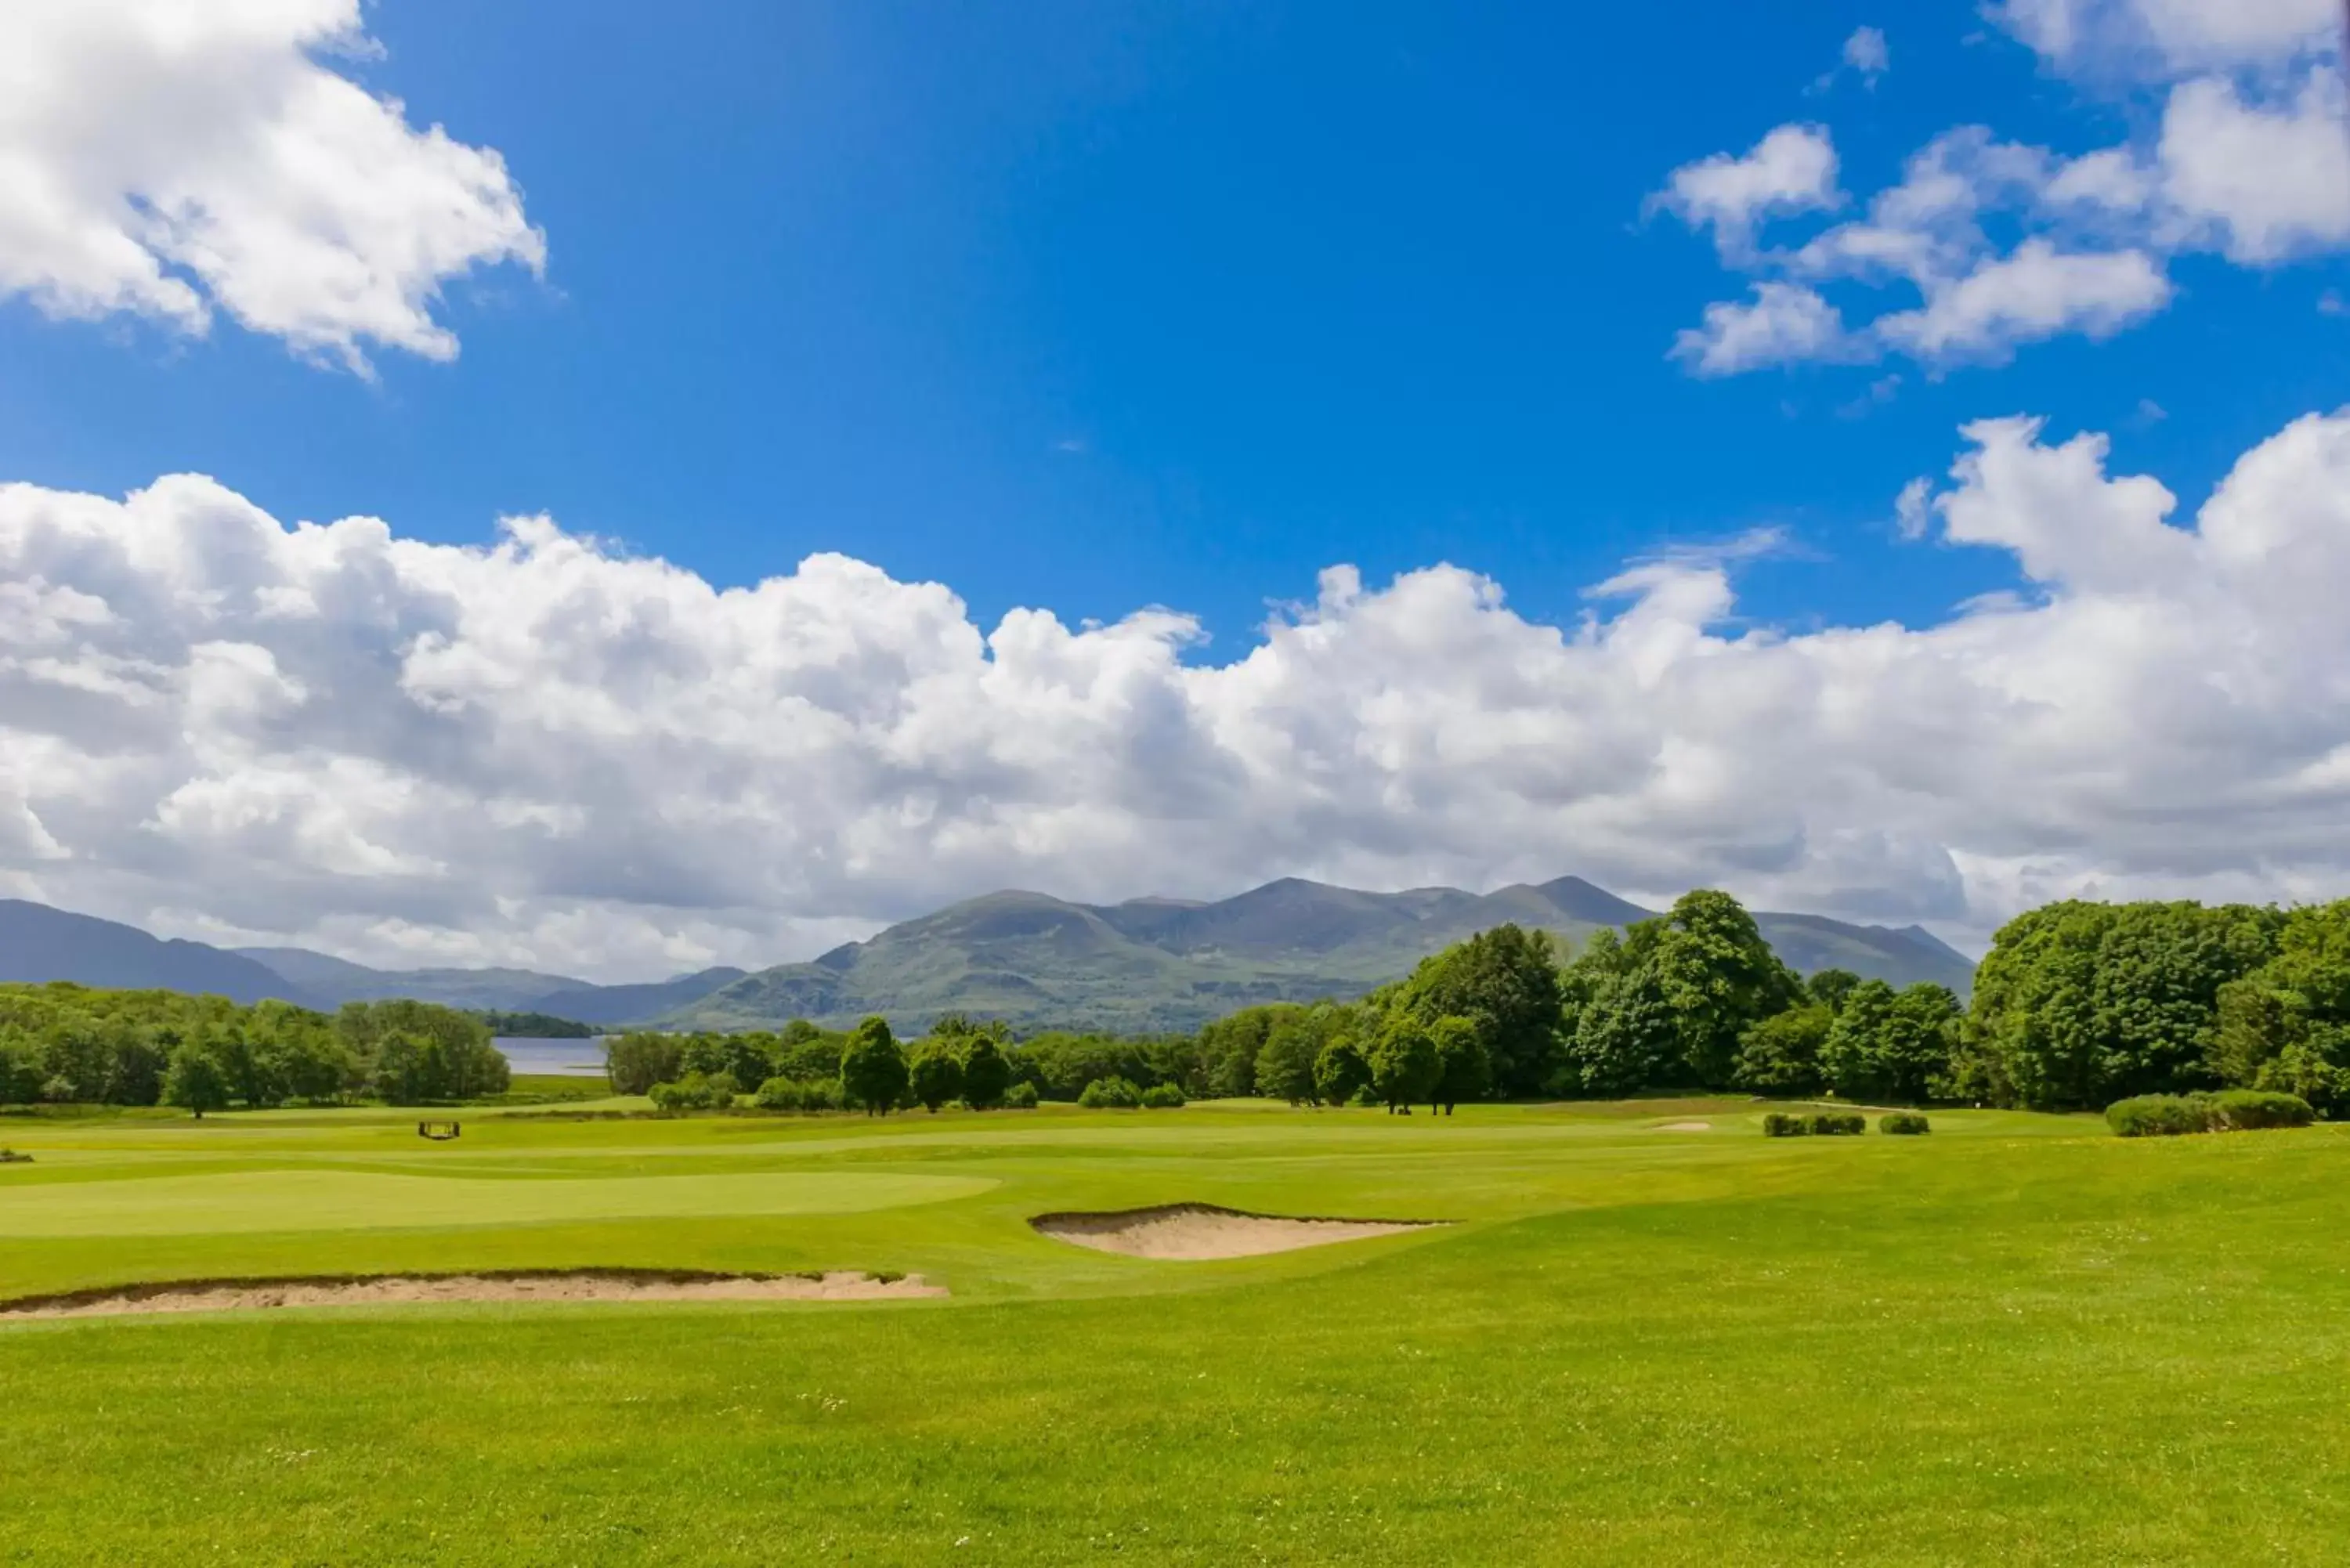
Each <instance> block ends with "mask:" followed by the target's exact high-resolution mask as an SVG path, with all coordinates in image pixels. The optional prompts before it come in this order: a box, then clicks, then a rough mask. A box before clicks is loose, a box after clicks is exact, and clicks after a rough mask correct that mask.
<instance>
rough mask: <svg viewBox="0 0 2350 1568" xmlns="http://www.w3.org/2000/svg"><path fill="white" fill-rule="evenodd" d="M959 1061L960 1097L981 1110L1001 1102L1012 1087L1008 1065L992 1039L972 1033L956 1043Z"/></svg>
mask: <svg viewBox="0 0 2350 1568" xmlns="http://www.w3.org/2000/svg"><path fill="white" fill-rule="evenodd" d="M957 1046H958V1050H959V1060H960V1062H961V1064H962V1097H963V1098H964V1099H965V1100H968V1101H969V1102H970V1103H971V1104H972V1105H973V1106H977V1107H978V1108H979V1109H981V1110H992V1109H993V1108H994V1107H995V1106H1000V1105H1002V1104H1003V1096H1004V1095H1005V1093H1006V1092H1008V1091H1009V1090H1010V1089H1011V1087H1012V1064H1011V1063H1010V1062H1008V1061H1006V1060H1005V1059H1004V1055H1003V1046H1002V1045H1000V1044H997V1043H996V1039H995V1036H994V1035H993V1034H992V1033H982V1032H979V1031H976V1030H974V1031H973V1032H972V1033H968V1034H965V1035H963V1036H962V1038H961V1039H960V1040H959V1041H958V1042H957Z"/></svg>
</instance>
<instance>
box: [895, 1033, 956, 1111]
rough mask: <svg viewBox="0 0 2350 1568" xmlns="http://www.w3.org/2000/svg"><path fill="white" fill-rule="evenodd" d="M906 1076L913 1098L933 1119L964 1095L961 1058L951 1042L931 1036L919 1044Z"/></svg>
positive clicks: (909, 1057) (908, 1058)
mask: <svg viewBox="0 0 2350 1568" xmlns="http://www.w3.org/2000/svg"><path fill="white" fill-rule="evenodd" d="M906 1074H907V1081H908V1084H909V1086H910V1087H911V1089H912V1090H913V1094H914V1098H915V1099H916V1100H917V1101H918V1102H920V1105H921V1106H922V1108H923V1109H924V1110H926V1111H929V1112H931V1114H932V1115H934V1116H935V1115H936V1114H937V1113H938V1108H939V1107H940V1106H943V1105H945V1104H946V1103H947V1102H948V1101H949V1100H951V1099H954V1098H956V1097H958V1096H961V1095H962V1054H961V1053H960V1052H958V1051H957V1050H956V1049H955V1042H953V1041H951V1040H941V1039H939V1038H937V1037H936V1036H932V1037H931V1038H930V1039H927V1040H922V1041H920V1042H918V1043H916V1044H915V1046H914V1048H913V1050H912V1051H910V1052H909V1053H908V1054H907V1059H906Z"/></svg>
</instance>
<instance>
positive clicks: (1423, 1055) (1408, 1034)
mask: <svg viewBox="0 0 2350 1568" xmlns="http://www.w3.org/2000/svg"><path fill="white" fill-rule="evenodd" d="M1369 1064H1370V1069H1371V1092H1372V1093H1373V1094H1375V1095H1377V1096H1378V1097H1379V1099H1380V1100H1381V1101H1382V1102H1384V1103H1385V1104H1386V1106H1387V1107H1388V1112H1389V1114H1391V1115H1392V1114H1394V1113H1396V1112H1398V1111H1400V1112H1402V1113H1403V1114H1404V1115H1405V1116H1409V1115H1410V1114H1411V1107H1412V1104H1413V1102H1414V1101H1417V1100H1424V1099H1426V1098H1428V1096H1429V1091H1430V1090H1431V1089H1433V1088H1434V1087H1435V1086H1436V1075H1437V1073H1438V1071H1439V1067H1438V1063H1437V1060H1436V1042H1435V1041H1434V1040H1432V1039H1430V1036H1429V1032H1428V1030H1427V1029H1426V1028H1425V1027H1423V1026H1422V1025H1421V1023H1420V1022H1419V1019H1417V1018H1414V1017H1412V1016H1410V1015H1409V1014H1408V1013H1404V1014H1398V1015H1396V1016H1394V1017H1391V1018H1389V1019H1388V1021H1387V1023H1386V1025H1385V1026H1384V1027H1383V1028H1381V1029H1380V1031H1379V1035H1378V1039H1377V1040H1376V1041H1374V1042H1373V1043H1372V1044H1371V1051H1370V1056H1369Z"/></svg>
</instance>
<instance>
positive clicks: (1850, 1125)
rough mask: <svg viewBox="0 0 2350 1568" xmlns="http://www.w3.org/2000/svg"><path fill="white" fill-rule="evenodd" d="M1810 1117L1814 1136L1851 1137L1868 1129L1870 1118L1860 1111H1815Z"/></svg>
mask: <svg viewBox="0 0 2350 1568" xmlns="http://www.w3.org/2000/svg"><path fill="white" fill-rule="evenodd" d="M1809 1119H1810V1121H1811V1124H1812V1136H1813V1137H1854V1136H1855V1135H1856V1134H1859V1133H1865V1132H1866V1131H1867V1130H1868V1118H1867V1117H1866V1116H1862V1115H1861V1114H1860V1113H1859V1112H1858V1111H1814V1112H1813V1113H1812V1114H1811V1116H1810V1118H1809Z"/></svg>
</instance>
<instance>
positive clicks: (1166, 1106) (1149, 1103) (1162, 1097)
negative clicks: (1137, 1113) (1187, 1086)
mask: <svg viewBox="0 0 2350 1568" xmlns="http://www.w3.org/2000/svg"><path fill="white" fill-rule="evenodd" d="M1182 1104H1183V1091H1182V1090H1181V1089H1179V1088H1177V1087H1176V1086H1175V1085H1172V1084H1153V1085H1150V1087H1149V1088H1147V1089H1145V1090H1143V1091H1142V1108H1143V1109H1145V1110H1147V1111H1171V1110H1175V1109H1177V1108H1179V1107H1180V1106H1181V1105H1182Z"/></svg>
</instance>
